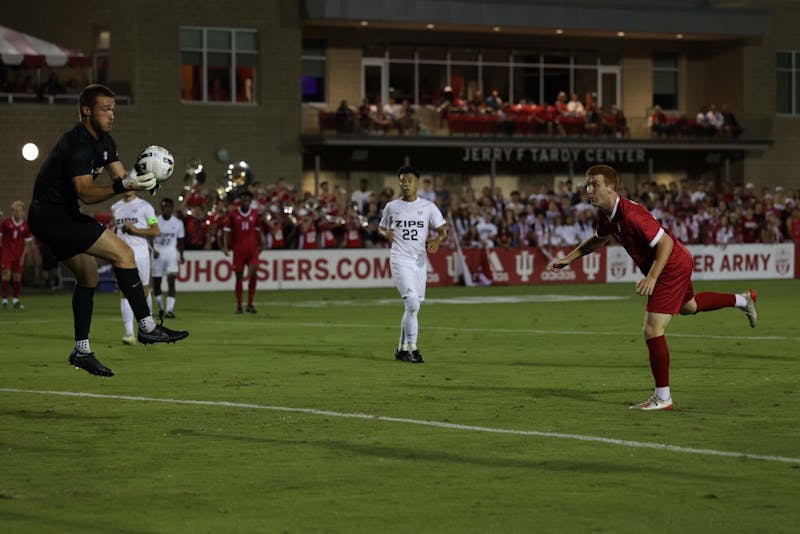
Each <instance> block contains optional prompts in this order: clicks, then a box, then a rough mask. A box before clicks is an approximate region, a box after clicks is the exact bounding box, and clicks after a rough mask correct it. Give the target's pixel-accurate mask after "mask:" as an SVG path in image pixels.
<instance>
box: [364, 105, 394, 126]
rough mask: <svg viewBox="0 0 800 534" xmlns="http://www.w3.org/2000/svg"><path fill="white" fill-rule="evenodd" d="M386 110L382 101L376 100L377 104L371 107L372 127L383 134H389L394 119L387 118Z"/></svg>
mask: <svg viewBox="0 0 800 534" xmlns="http://www.w3.org/2000/svg"><path fill="white" fill-rule="evenodd" d="M384 109H385V108H384V106H382V105H381V99H380V98H376V99H375V104H374V105H372V106H370V110H369V118H370V119H371V120H372V127H373V128H374V129H376V130H378V131H380V132H383V133H388V132H389V129H390V128H391V127H392V125H393V119H392V118H390V117H387V116H386V114H385V113H384Z"/></svg>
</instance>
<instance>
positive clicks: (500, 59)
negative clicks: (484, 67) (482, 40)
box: [481, 48, 511, 63]
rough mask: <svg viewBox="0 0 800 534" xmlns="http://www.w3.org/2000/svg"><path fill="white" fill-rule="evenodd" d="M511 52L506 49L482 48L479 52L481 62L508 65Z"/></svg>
mask: <svg viewBox="0 0 800 534" xmlns="http://www.w3.org/2000/svg"><path fill="white" fill-rule="evenodd" d="M510 58H511V50H508V49H506V48H484V49H483V50H481V61H483V62H484V63H485V62H490V63H508V62H509V60H510Z"/></svg>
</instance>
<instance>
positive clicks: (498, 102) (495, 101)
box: [486, 89, 503, 113]
mask: <svg viewBox="0 0 800 534" xmlns="http://www.w3.org/2000/svg"><path fill="white" fill-rule="evenodd" d="M486 107H488V108H489V109H491V110H492V111H494V112H495V113H496V112H498V111H500V108H501V107H503V99H502V98H500V93H499V92H498V91H497V89H492V92H491V93H489V96H487V97H486Z"/></svg>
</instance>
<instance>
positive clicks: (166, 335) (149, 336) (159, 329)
mask: <svg viewBox="0 0 800 534" xmlns="http://www.w3.org/2000/svg"><path fill="white" fill-rule="evenodd" d="M188 336H189V332H187V331H186V330H171V329H169V328H167V327H166V326H161V325H156V328H155V330H153V331H152V332H145V331H144V330H142V329H141V328H140V329H139V335H138V338H139V343H142V344H144V345H150V344H151V343H175V342H176V341H180V340H181V339H184V338H186V337H188Z"/></svg>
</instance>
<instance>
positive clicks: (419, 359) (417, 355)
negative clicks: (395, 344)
mask: <svg viewBox="0 0 800 534" xmlns="http://www.w3.org/2000/svg"><path fill="white" fill-rule="evenodd" d="M411 356H412V357H413V358H414V361H413V362H412V363H425V360H423V359H422V354H420V353H419V350H417V349H414V350H412V351H411Z"/></svg>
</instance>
